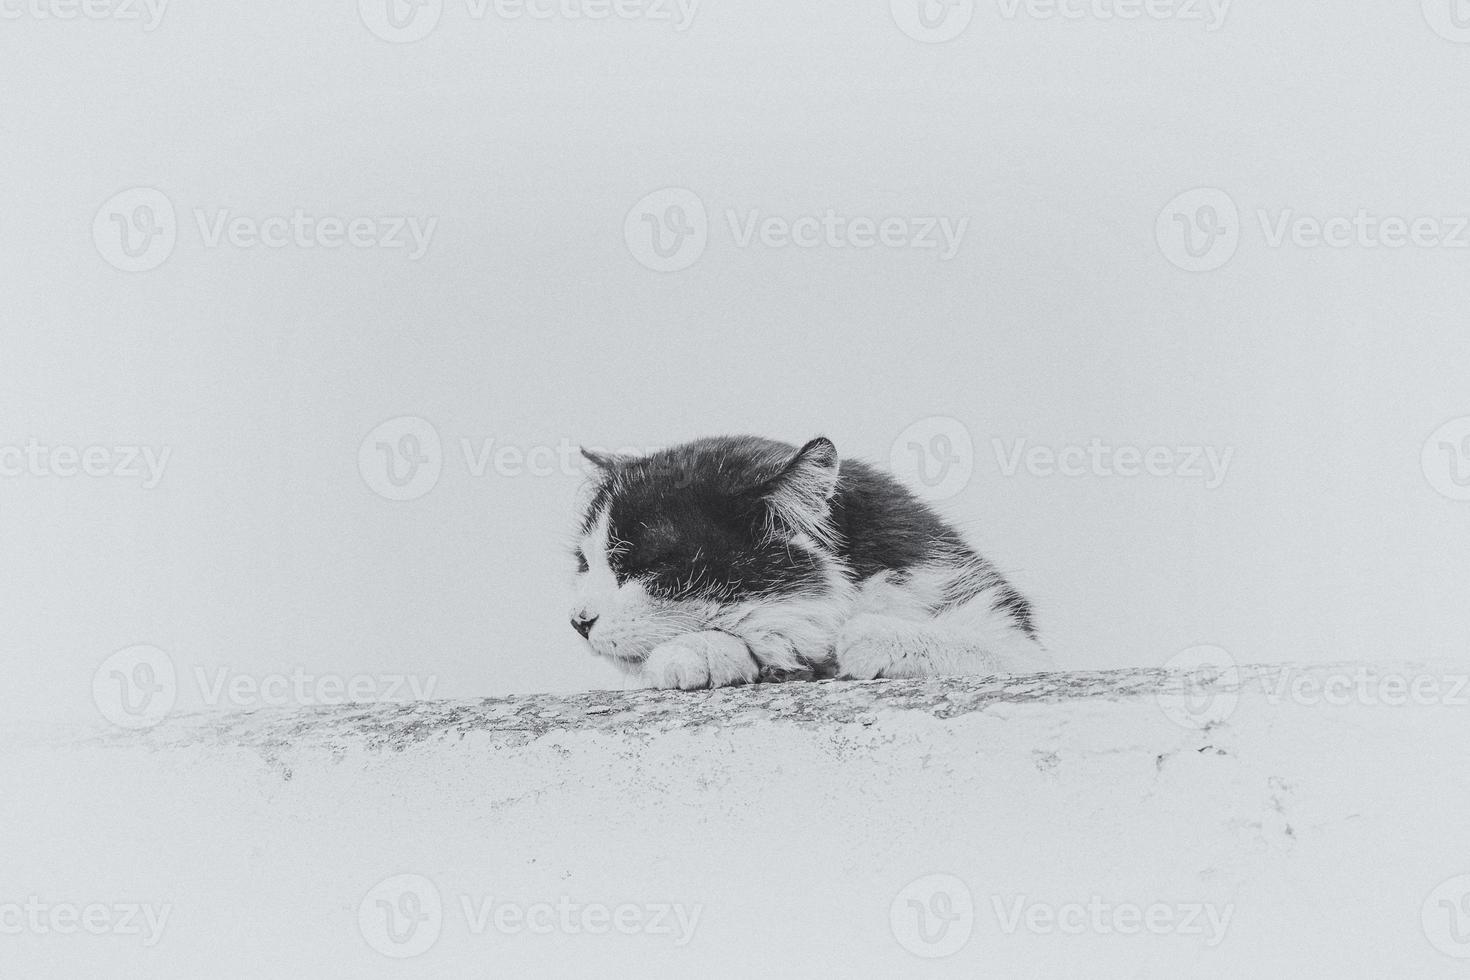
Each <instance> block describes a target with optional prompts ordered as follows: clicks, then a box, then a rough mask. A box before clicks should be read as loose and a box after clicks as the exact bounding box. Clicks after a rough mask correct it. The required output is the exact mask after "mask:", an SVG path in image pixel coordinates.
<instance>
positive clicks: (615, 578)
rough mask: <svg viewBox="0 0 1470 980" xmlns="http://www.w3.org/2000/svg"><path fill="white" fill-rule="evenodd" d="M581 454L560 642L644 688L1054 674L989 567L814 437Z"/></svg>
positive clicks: (920, 508) (910, 502) (1023, 609)
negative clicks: (604, 661) (577, 639)
mask: <svg viewBox="0 0 1470 980" xmlns="http://www.w3.org/2000/svg"><path fill="white" fill-rule="evenodd" d="M583 455H585V456H586V457H587V458H588V459H589V460H590V461H591V462H592V463H593V464H594V467H595V470H594V472H595V476H596V480H595V484H594V486H593V492H592V499H591V502H590V504H589V505H588V508H587V512H586V515H585V516H584V518H583V521H582V528H581V535H580V543H579V544H578V546H577V549H576V557H577V564H578V573H577V583H576V595H577V598H576V603H575V605H574V606H573V610H572V626H573V627H574V628H575V629H576V630H577V632H578V633H580V634H581V635H582V636H583V637H585V638H586V639H587V641H588V642H589V643H590V644H591V646H592V650H593V651H594V652H595V653H597V654H599V655H601V656H603V657H606V658H608V659H609V660H611V661H612V662H613V663H614V664H616V665H617V666H619V667H620V668H622V669H623V670H624V671H626V672H627V673H629V674H631V675H633V676H634V677H635V678H636V679H637V680H638V681H639V682H641V683H642V684H644V685H646V686H649V687H663V688H686V689H687V688H701V687H722V686H725V685H728V684H742V683H748V682H752V681H757V680H782V679H789V678H795V677H813V676H815V677H830V676H837V677H843V678H856V679H867V678H874V677H918V676H926V675H932V674H998V673H1027V672H1033V671H1041V670H1046V669H1049V667H1050V663H1049V660H1048V657H1047V655H1046V653H1045V651H1044V650H1043V649H1042V647H1041V645H1040V643H1039V642H1038V640H1037V633H1036V627H1035V624H1034V622H1033V619H1032V612H1031V606H1030V603H1028V602H1027V600H1026V599H1025V598H1024V597H1023V596H1022V595H1021V594H1020V593H1019V592H1017V591H1016V590H1015V589H1014V588H1012V587H1011V585H1010V584H1009V583H1008V582H1007V581H1006V580H1005V578H1004V577H1002V575H1001V574H1000V573H999V572H998V571H997V570H996V569H995V568H994V566H992V565H991V564H990V563H989V562H988V561H986V560H985V559H984V558H983V557H981V556H980V555H978V554H977V553H976V552H975V551H973V550H972V549H971V548H970V547H969V546H968V545H967V544H966V543H965V541H964V539H963V538H962V537H961V536H960V534H959V533H958V532H957V531H956V530H955V529H954V528H952V527H950V526H949V525H948V524H947V523H945V522H944V521H943V520H942V519H941V518H940V517H939V516H938V515H937V514H935V513H934V511H933V510H931V509H930V508H929V507H928V506H927V505H926V504H924V503H923V502H922V501H920V500H918V499H917V498H916V497H915V496H914V495H913V494H911V493H910V492H909V491H908V490H907V489H905V488H904V487H903V486H902V485H901V484H900V483H899V482H898V481H897V480H895V479H894V478H893V477H891V476H889V475H888V474H886V473H883V472H881V471H879V470H878V469H876V468H874V467H872V466H869V465H867V464H865V463H862V462H859V461H856V460H839V459H838V456H837V449H836V447H835V446H833V444H832V443H831V441H829V440H827V439H825V438H817V439H813V440H812V441H811V442H808V443H807V444H806V445H804V446H802V447H801V448H800V449H796V448H795V447H793V446H790V445H787V444H786V443H782V442H776V441H774V440H770V439H761V438H756V437H751V436H738V437H720V438H712V439H701V440H698V441H696V442H691V443H688V444H686V445H682V446H675V447H673V448H671V449H665V450H662V451H659V452H656V453H654V454H652V455H649V456H640V457H629V456H612V455H606V454H601V453H595V452H589V451H585V450H584V452H583Z"/></svg>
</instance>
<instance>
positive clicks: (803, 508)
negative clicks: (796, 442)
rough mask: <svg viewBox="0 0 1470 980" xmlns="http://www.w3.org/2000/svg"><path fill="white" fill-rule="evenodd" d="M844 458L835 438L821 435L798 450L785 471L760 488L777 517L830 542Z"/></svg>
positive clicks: (768, 506) (776, 518) (787, 523)
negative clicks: (831, 517)
mask: <svg viewBox="0 0 1470 980" xmlns="http://www.w3.org/2000/svg"><path fill="white" fill-rule="evenodd" d="M840 467H841V460H839V459H838V458H837V447H836V446H834V445H833V444H832V440H831V439H828V438H826V437H825V436H818V437H817V438H815V439H813V440H812V441H811V442H809V443H807V444H806V445H805V446H802V447H801V448H800V449H798V450H797V451H796V455H794V456H792V457H791V459H789V460H787V462H786V464H785V465H784V466H783V467H782V468H781V471H780V472H779V473H777V474H776V475H775V476H773V477H771V478H770V479H769V480H766V481H765V482H764V483H762V484H761V485H760V486H759V488H758V491H759V493H760V495H761V496H762V497H763V498H764V499H765V502H766V506H767V508H768V509H769V511H770V514H771V516H772V517H773V518H775V520H776V521H778V522H780V523H782V524H784V525H786V526H787V527H789V528H791V529H792V530H795V531H800V532H803V533H806V534H810V535H811V536H812V537H814V538H816V539H817V540H818V541H822V542H823V543H830V541H831V538H832V532H831V528H830V525H829V523H828V518H829V517H830V515H831V513H832V506H831V502H832V495H833V494H834V493H836V492H837V473H838V470H839V468H840Z"/></svg>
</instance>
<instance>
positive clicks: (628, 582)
mask: <svg viewBox="0 0 1470 980" xmlns="http://www.w3.org/2000/svg"><path fill="white" fill-rule="evenodd" d="M587 455H588V458H589V459H590V460H591V461H592V462H593V464H594V465H595V467H596V471H597V484H596V487H595V490H594V493H593V498H592V502H591V504H590V506H589V507H588V510H587V514H586V516H585V517H584V519H583V524H582V529H581V534H580V537H579V540H578V544H577V548H576V561H577V584H576V600H575V602H574V604H573V608H572V625H573V627H574V628H575V629H576V630H577V631H578V632H579V633H581V634H582V635H583V636H585V637H586V639H587V641H588V642H589V643H590V644H591V646H592V649H593V651H594V652H596V653H598V654H600V655H602V656H605V657H608V658H611V659H613V660H614V661H617V662H621V663H622V664H624V665H636V664H638V663H640V662H641V661H642V660H643V659H644V658H646V657H647V656H648V654H649V652H650V651H652V650H653V648H654V647H656V646H657V645H658V644H659V643H662V642H664V641H665V640H670V639H673V638H674V637H676V636H679V635H680V634H683V633H688V632H692V631H696V630H701V629H709V628H712V627H713V626H714V625H715V624H716V623H717V622H719V623H725V622H729V621H730V620H731V618H732V617H731V612H732V610H736V609H738V608H739V607H741V606H742V605H749V604H753V603H760V602H769V601H775V600H779V599H781V598H790V597H793V596H799V595H802V594H804V593H809V592H814V591H818V590H820V589H821V588H822V586H823V584H824V583H825V582H826V580H827V574H828V570H829V567H830V564H831V561H832V559H831V556H830V553H829V551H828V549H827V548H826V547H824V541H828V542H829V541H830V534H831V532H830V529H829V528H828V526H827V518H828V501H829V500H830V498H831V496H832V493H833V491H834V489H835V486H836V481H837V470H838V460H837V452H836V449H835V448H834V447H833V446H832V443H830V442H828V441H827V440H825V439H818V440H813V441H812V442H810V443H808V444H807V445H806V446H804V447H802V449H800V450H797V449H794V448H793V447H791V446H788V445H785V444H784V443H778V442H771V441H768V440H762V439H751V438H727V439H706V440H701V441H699V442H695V443H690V444H689V445H686V446H679V447H675V448H674V449H669V450H664V451H662V452H659V453H655V454H654V455H652V456H647V457H640V458H626V457H607V456H600V455H596V454H587Z"/></svg>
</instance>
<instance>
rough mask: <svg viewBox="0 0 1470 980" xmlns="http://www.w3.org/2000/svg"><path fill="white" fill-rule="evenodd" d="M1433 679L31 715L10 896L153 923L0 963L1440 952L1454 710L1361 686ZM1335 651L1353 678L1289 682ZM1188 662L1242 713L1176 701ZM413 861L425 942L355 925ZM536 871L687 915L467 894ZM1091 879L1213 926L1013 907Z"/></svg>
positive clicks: (481, 962) (1160, 970)
mask: <svg viewBox="0 0 1470 980" xmlns="http://www.w3.org/2000/svg"><path fill="white" fill-rule="evenodd" d="M1447 673H1448V672H1444V671H1433V670H1431V669H1430V668H1426V667H1420V666H1410V665H1383V666H1379V667H1376V668H1373V669H1372V670H1371V671H1367V672H1364V671H1363V669H1361V668H1358V667H1356V666H1354V665H1342V666H1320V665H1319V666H1313V667H1309V668H1282V667H1260V668H1245V669H1242V670H1241V671H1240V672H1239V675H1238V677H1237V676H1225V677H1221V678H1218V679H1215V680H1213V681H1209V682H1207V683H1205V684H1204V686H1203V687H1202V688H1201V687H1195V686H1191V685H1188V684H1186V682H1185V680H1184V679H1183V678H1181V677H1179V676H1176V675H1170V674H1166V673H1164V672H1162V671H1159V670H1145V669H1139V670H1122V671H1104V672H1096V673H1070V674H1068V673H1059V674H1050V675H1034V676H1027V677H1017V678H1008V679H944V680H931V681H923V682H919V681H874V682H867V683H840V682H818V683H792V684H784V685H757V686H752V687H748V688H737V689H729V690H720V691H704V692H689V693H678V692H592V693H587V694H579V695H571V696H536V697H515V698H498V699H487V700H478V701H430V702H421V703H412V704H393V705H374V706H342V707H334V708H310V709H297V710H285V709H263V710H258V711H251V712H239V713H233V714H227V715H192V716H182V717H176V718H171V719H169V720H167V721H165V722H163V723H162V724H159V725H158V726H156V727H154V728H152V729H149V730H146V731H141V732H121V731H107V730H94V731H90V732H85V733H71V734H67V735H64V736H48V737H47V738H46V739H45V741H46V742H47V743H48V744H37V742H36V740H35V739H34V738H32V739H31V741H30V743H29V744H22V743H20V742H16V743H14V744H13V746H12V748H11V750H10V751H9V752H7V753H5V754H3V756H0V785H3V786H5V787H6V789H7V792H6V793H4V794H0V828H3V829H4V832H5V834H6V839H7V842H8V843H9V846H8V847H7V849H6V853H5V855H4V868H3V872H4V873H3V875H0V906H3V904H4V903H5V902H7V901H12V902H13V901H18V900H24V899H25V898H26V897H27V896H32V895H35V896H39V897H41V898H42V899H44V900H49V901H63V900H64V901H71V902H74V903H78V904H85V903H88V902H117V901H138V902H153V903H156V904H158V905H159V906H160V907H161V906H163V905H165V904H166V905H167V906H168V908H169V909H170V915H169V918H168V922H167V926H166V928H165V929H164V930H163V933H162V936H161V938H160V939H159V941H158V942H157V943H156V945H153V946H150V947H146V948H145V947H144V946H142V944H141V943H140V942H139V941H138V939H137V938H136V937H124V936H101V937H97V936H86V935H55V934H49V935H36V934H21V935H0V956H4V957H6V962H5V964H4V966H5V969H3V970H0V975H5V976H9V975H15V976H47V977H50V976H62V977H66V976H85V977H92V976H107V977H140V978H142V977H147V978H149V980H156V978H161V977H198V976H210V977H242V978H243V977H252V978H253V977H271V976H295V975H305V976H312V977H344V978H347V977H350V978H354V980H357V978H363V977H435V978H438V977H458V976H477V977H479V976H493V975H508V976H538V975H562V976H581V975H589V974H596V975H599V976H610V977H621V976H689V975H702V976H749V975H770V976H788V975H800V976H829V975H841V976H883V977H889V976H911V975H937V976H962V977H972V976H976V975H989V976H1089V977H1115V976H1116V977H1138V976H1143V977H1150V976H1159V977H1177V976H1191V977H1222V978H1223V977H1238V976H1243V975H1261V976H1319V975H1331V976H1390V975H1394V976H1415V977H1439V976H1457V975H1463V968H1464V964H1465V961H1461V960H1456V959H1452V958H1451V957H1449V956H1448V955H1447V954H1446V953H1445V952H1444V951H1443V949H1442V948H1439V947H1436V945H1435V944H1434V943H1433V942H1432V941H1431V935H1430V932H1429V931H1427V927H1426V925H1425V923H1426V922H1428V923H1429V925H1430V926H1434V925H1435V923H1436V922H1438V923H1439V925H1440V926H1441V927H1443V926H1444V925H1445V922H1446V921H1447V920H1444V921H1442V917H1443V916H1444V915H1448V914H1449V912H1448V911H1447V910H1446V908H1444V907H1441V906H1440V905H1438V904H1436V902H1437V901H1438V899H1437V898H1436V895H1438V894H1439V893H1436V889H1438V888H1442V887H1445V883H1446V882H1451V883H1453V882H1454V880H1455V878H1456V876H1458V875H1461V874H1465V873H1467V872H1470V821H1467V820H1466V819H1465V817H1464V815H1465V813H1467V812H1470V748H1467V747H1470V739H1467V738H1466V733H1467V732H1470V724H1467V720H1470V708H1467V707H1466V706H1464V704H1463V703H1456V702H1454V701H1453V699H1452V698H1450V697H1448V696H1445V697H1442V698H1440V699H1439V700H1437V701H1435V700H1429V701H1424V700H1423V699H1421V700H1420V701H1418V702H1407V703H1406V702H1402V701H1400V702H1399V703H1398V704H1397V705H1393V704H1384V703H1382V702H1381V700H1376V695H1377V692H1378V688H1377V687H1375V686H1374V685H1376V684H1377V683H1378V682H1377V681H1373V680H1371V678H1374V677H1382V676H1400V677H1408V678H1414V677H1424V676H1435V675H1437V674H1438V675H1445V674H1447ZM1359 676H1367V677H1369V678H1370V681H1369V682H1368V683H1369V686H1368V687H1367V688H1366V689H1364V688H1361V687H1358V688H1353V687H1351V685H1352V684H1353V683H1359V682H1358V681H1356V680H1355V678H1357V677H1359ZM1330 681H1342V682H1344V683H1346V684H1348V685H1349V686H1348V687H1347V688H1344V689H1345V690H1354V691H1358V692H1359V693H1358V694H1355V695H1354V696H1352V697H1349V698H1347V699H1346V700H1342V699H1339V701H1340V703H1337V704H1331V703H1327V702H1326V701H1324V700H1323V699H1322V698H1320V697H1316V696H1313V695H1312V692H1313V691H1314V690H1320V688H1321V685H1322V684H1324V683H1327V682H1330ZM1299 682H1300V683H1302V684H1305V687H1301V688H1298V687H1296V686H1295V685H1296V684H1298V683H1299ZM1448 690H1449V689H1448V688H1447V687H1441V691H1442V693H1445V694H1446V695H1447V693H1448ZM1363 691H1366V695H1365V694H1364V693H1362V692H1363ZM1293 692H1296V693H1293ZM1303 692H1305V693H1303ZM1191 693H1192V694H1193V695H1195V696H1196V697H1197V698H1203V699H1204V700H1206V701H1208V700H1209V698H1210V697H1211V696H1213V697H1215V698H1217V699H1219V700H1217V701H1216V702H1215V704H1216V707H1219V706H1220V705H1224V706H1225V707H1226V708H1227V709H1228V710H1224V711H1219V712H1215V713H1211V712H1209V711H1204V712H1192V711H1190V710H1188V704H1189V701H1188V699H1187V697H1186V695H1189V694H1191ZM1465 694H1466V692H1465V691H1464V690H1461V691H1460V697H1462V698H1463V697H1464V696H1465ZM404 875H411V876H414V877H413V878H412V879H411V880H413V881H416V882H418V883H419V885H418V887H419V888H421V889H422V890H424V891H425V894H427V895H431V896H432V897H434V898H435V899H437V900H438V904H437V905H436V906H435V908H436V909H437V911H436V912H435V915H434V917H433V922H434V930H433V933H432V935H430V934H429V933H422V934H417V933H416V934H415V935H419V936H424V937H428V938H429V939H431V940H432V941H430V942H427V943H426V945H425V946H424V948H423V949H422V950H413V951H414V952H415V955H413V956H412V957H407V958H403V959H396V958H394V957H392V956H389V955H385V953H384V949H388V950H389V951H390V952H399V953H401V952H405V951H410V949H411V947H408V946H402V947H399V946H393V945H391V944H389V945H386V946H385V941H384V940H383V938H382V935H381V934H376V935H375V934H374V933H373V928H372V925H373V923H374V922H379V923H380V924H381V922H384V921H387V920H386V919H385V918H384V916H386V915H387V914H388V913H389V912H391V911H392V910H394V909H398V908H399V907H400V906H399V904H398V901H397V900H398V899H400V898H401V897H402V894H403V893H400V892H398V891H393V892H392V897H394V899H395V901H393V902H388V903H387V904H386V905H385V904H383V902H382V892H381V889H382V888H384V887H387V885H385V883H389V884H392V883H394V882H398V881H400V880H401V876H404ZM935 875H940V876H943V877H942V879H940V880H942V881H944V882H948V883H949V884H947V885H946V887H947V888H949V889H950V892H947V893H946V896H947V897H946V898H945V899H944V901H943V903H941V904H940V905H934V904H932V895H930V894H929V893H928V892H926V891H925V889H926V888H928V887H929V885H928V884H926V883H928V882H932V881H934V880H936V879H934V878H933V877H932V876H935ZM916 882H917V883H918V884H915V883H916ZM397 887H398V886H397V885H393V888H395V889H396V888H397ZM1467 887H1470V886H1467ZM915 888H918V889H919V893H918V896H917V897H916V893H915V892H914V889H915ZM951 892H952V894H951ZM415 894H417V893H415ZM1442 897H1443V895H1439V898H1442ZM1452 897H1453V896H1452ZM417 901H418V899H417V898H415V902H417ZM559 901H565V902H570V903H574V904H579V905H581V906H588V905H597V904H599V903H600V904H602V905H603V906H605V907H609V908H611V907H616V906H618V905H620V904H627V903H633V904H635V905H637V906H639V907H640V908H645V909H649V908H656V907H663V906H668V907H678V908H681V909H683V910H685V911H686V912H687V913H689V914H690V915H691V916H693V917H696V918H697V924H696V923H693V921H692V920H691V922H690V923H686V925H688V926H689V928H688V933H687V935H683V936H677V935H672V934H668V933H658V934H655V933H651V932H649V933H638V934H629V935H622V934H604V935H589V934H586V933H585V932H579V931H568V930H567V929H564V928H554V929H551V930H550V931H547V932H544V933H532V932H529V931H527V930H526V929H525V928H521V929H519V930H516V929H502V928H500V927H498V926H495V925H492V924H488V923H492V922H493V919H487V918H485V917H484V916H482V915H479V914H478V912H479V910H483V909H487V908H490V907H492V906H493V907H494V908H506V907H509V908H511V909H512V910H516V909H519V910H521V911H524V910H526V909H530V908H534V907H536V906H538V905H548V903H556V902H559ZM915 902H918V904H917V905H916V904H914V903H915ZM486 903H491V904H490V905H487V904H486ZM955 903H958V904H955ZM1089 905H1099V906H1100V907H1102V906H1105V907H1107V908H1120V907H1121V908H1128V907H1134V908H1138V909H1146V908H1149V907H1152V906H1155V905H1163V906H1166V907H1168V908H1172V909H1176V910H1177V909H1184V908H1191V907H1200V908H1208V909H1210V910H1212V912H1213V913H1214V914H1216V915H1217V916H1218V917H1219V921H1218V922H1217V923H1216V930H1215V932H1213V933H1210V932H1205V931H1180V930H1179V929H1176V930H1174V931H1172V932H1167V933H1163V934H1158V935H1155V934H1149V933H1147V932H1144V933H1135V934H1120V933H1119V932H1118V931H1117V930H1115V929H1112V928H1111V927H1110V926H1108V925H1107V924H1106V923H1104V926H1103V927H1102V928H1098V927H1091V926H1090V927H1087V928H1084V929H1083V930H1082V931H1081V932H1077V933H1064V932H1061V931H1059V930H1058V929H1057V928H1055V927H1052V928H1049V929H1048V928H1046V927H1045V926H1044V925H1042V926H1033V925H1030V924H1028V922H1029V921H1030V920H1028V919H1025V918H1022V919H1020V920H1017V919H1016V918H1015V915H1016V914H1018V913H1015V912H1013V910H1016V909H1020V910H1021V911H1022V912H1024V911H1025V910H1027V909H1031V908H1033V907H1035V908H1039V909H1040V910H1041V911H1040V912H1039V913H1038V914H1039V915H1040V916H1041V919H1040V920H1038V921H1041V922H1043V923H1044V922H1045V921H1046V916H1048V915H1051V916H1055V915H1057V914H1066V913H1065V912H1062V911H1061V910H1064V909H1068V908H1077V909H1083V908H1085V907H1087V906H1089ZM419 907H420V906H419V905H417V904H415V905H413V906H411V908H413V909H417V908H419ZM962 907H963V908H964V909H965V910H966V911H965V913H964V916H965V917H966V918H965V921H966V922H967V924H968V927H969V930H970V931H969V932H968V933H967V934H966V936H965V941H964V942H963V943H962V944H961V945H959V946H958V947H956V948H955V949H954V950H952V951H950V954H949V955H948V956H946V957H944V958H938V959H927V958H925V955H926V954H929V953H933V952H936V951H939V950H940V949H941V947H938V946H934V945H931V944H929V942H928V940H927V939H926V938H925V935H926V934H925V933H924V932H922V931H921V930H919V929H918V928H917V925H916V924H917V923H918V921H919V920H918V919H917V918H916V916H917V915H918V914H919V913H920V912H923V911H924V910H930V911H938V912H946V914H949V913H953V914H957V915H958V914H960V913H958V912H954V910H955V909H956V908H962ZM385 910H386V911H385ZM1079 914H1080V913H1079ZM1435 916H1440V917H1441V919H1434V917H1435ZM394 921H397V920H396V919H395V920H394ZM404 921H407V919H406V918H405V920H404ZM925 921H926V922H927V921H928V920H925ZM933 921H934V923H939V922H940V920H939V919H938V918H936V919H934V920H933ZM957 921H958V920H957ZM364 922H366V923H368V928H367V929H366V931H365V928H364V925H363V923H364ZM1018 922H1019V923H1020V924H1019V925H1018V924H1017V923H1018ZM1197 925H1200V926H1201V930H1202V926H1203V924H1202V922H1201V923H1197ZM939 931H942V930H936V931H935V932H934V933H933V934H934V935H937V934H938V932H939ZM380 932H381V930H380ZM955 935H958V933H956V934H955ZM1441 938H1443V937H1442V936H1441Z"/></svg>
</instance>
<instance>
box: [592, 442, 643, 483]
mask: <svg viewBox="0 0 1470 980" xmlns="http://www.w3.org/2000/svg"><path fill="white" fill-rule="evenodd" d="M580 452H581V453H582V458H583V459H585V460H587V462H589V463H591V464H592V465H593V466H595V467H597V468H598V469H599V470H601V471H602V472H603V473H605V474H607V475H609V476H611V475H612V474H613V473H616V472H617V471H618V470H619V469H621V468H622V467H624V466H626V465H627V464H628V463H630V462H632V461H633V457H632V456H627V455H624V454H622V453H609V452H604V451H603V450H601V449H592V448H589V447H587V446H582V447H580Z"/></svg>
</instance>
